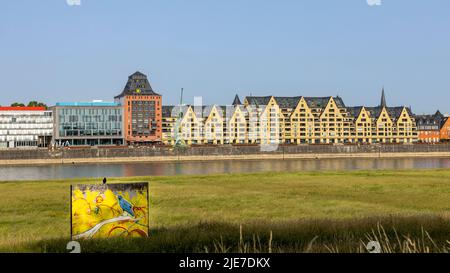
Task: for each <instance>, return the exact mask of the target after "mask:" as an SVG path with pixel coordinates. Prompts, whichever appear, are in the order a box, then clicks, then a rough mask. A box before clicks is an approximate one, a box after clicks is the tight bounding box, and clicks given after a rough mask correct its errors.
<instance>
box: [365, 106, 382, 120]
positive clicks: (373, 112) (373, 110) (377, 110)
mask: <svg viewBox="0 0 450 273" xmlns="http://www.w3.org/2000/svg"><path fill="white" fill-rule="evenodd" d="M365 108H366V111H368V112H369V113H370V117H371V118H378V117H379V116H380V114H381V111H382V110H383V107H380V106H377V107H365Z"/></svg>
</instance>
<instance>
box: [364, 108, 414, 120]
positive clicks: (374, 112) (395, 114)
mask: <svg viewBox="0 0 450 273" xmlns="http://www.w3.org/2000/svg"><path fill="white" fill-rule="evenodd" d="M403 108H405V109H406V111H407V112H408V114H409V116H410V117H414V115H413V113H412V111H411V108H409V107H405V106H396V107H386V111H387V113H388V114H389V117H390V118H392V119H398V118H399V117H400V115H401V114H402V111H403ZM366 110H367V111H369V113H370V116H371V117H372V118H378V117H379V116H380V114H381V111H382V110H383V107H380V106H377V107H366Z"/></svg>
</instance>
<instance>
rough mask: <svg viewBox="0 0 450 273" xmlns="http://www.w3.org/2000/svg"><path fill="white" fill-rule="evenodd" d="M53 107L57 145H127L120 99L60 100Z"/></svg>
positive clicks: (54, 133)
mask: <svg viewBox="0 0 450 273" xmlns="http://www.w3.org/2000/svg"><path fill="white" fill-rule="evenodd" d="M52 110H53V116H54V130H53V135H54V140H55V143H56V145H57V146H112V145H115V146H117V145H123V144H124V130H123V108H122V106H121V105H120V104H118V103H116V102H102V101H94V102H69V103H66V102H60V103H57V104H56V105H55V106H53V107H52Z"/></svg>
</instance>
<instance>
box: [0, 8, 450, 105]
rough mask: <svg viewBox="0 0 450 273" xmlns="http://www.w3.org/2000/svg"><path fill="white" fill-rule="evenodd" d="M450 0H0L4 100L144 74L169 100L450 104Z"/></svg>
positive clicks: (100, 93) (80, 89)
mask: <svg viewBox="0 0 450 273" xmlns="http://www.w3.org/2000/svg"><path fill="white" fill-rule="evenodd" d="M71 1H74V0H71ZM449 50H450V1H448V0H427V1H426V0H382V3H381V5H379V6H369V5H368V4H367V2H366V0H342V1H337V0H309V1H306V0H304V1H303V0H278V1H275V0H271V1H269V0H267V1H265V0H158V1H157V0H151V1H150V0H81V5H80V6H70V5H68V4H67V3H66V0H45V1H37V0H1V3H0V94H1V96H0V104H1V105H8V104H10V103H12V102H15V101H24V102H28V101H29V100H39V101H44V102H46V103H47V104H49V105H52V104H54V103H55V102H58V101H89V100H93V99H103V100H109V101H110V100H112V99H113V97H114V96H115V95H117V94H119V93H120V91H121V90H122V89H123V87H124V85H125V82H126V80H127V77H128V75H130V74H132V73H133V72H135V71H137V70H139V71H141V72H143V73H145V74H147V75H148V76H149V78H150V82H151V84H152V86H153V88H154V89H155V90H156V91H157V92H159V93H161V94H162V95H163V103H164V104H174V103H177V102H178V100H179V90H180V88H181V87H184V89H185V96H186V101H185V102H188V103H190V102H192V101H193V97H194V96H203V100H204V103H205V104H213V103H217V104H229V103H231V102H232V100H233V97H234V95H235V94H236V93H238V94H239V95H240V96H241V97H243V96H246V95H249V94H250V93H251V94H253V95H271V94H276V95H279V96H299V95H303V96H330V95H340V96H341V97H343V98H344V101H345V103H346V104H347V105H369V106H371V105H376V104H378V103H379V100H380V92H381V88H382V86H383V85H384V86H385V89H386V96H387V101H388V104H389V105H391V106H393V105H406V106H412V108H413V111H414V112H416V113H423V112H434V111H435V110H436V109H440V110H441V111H443V112H450V105H449V102H450V69H449V68H450V51H449Z"/></svg>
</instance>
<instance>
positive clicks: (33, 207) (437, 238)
mask: <svg viewBox="0 0 450 273" xmlns="http://www.w3.org/2000/svg"><path fill="white" fill-rule="evenodd" d="M108 181H109V182H108V183H116V182H137V181H148V182H149V183H150V206H151V208H150V222H151V233H150V237H149V238H146V239H110V240H89V241H87V240H86V241H82V242H81V245H82V251H85V252H105V251H106V252H107V251H114V252H365V251H366V250H365V248H364V246H365V243H366V242H368V241H370V240H373V239H376V240H378V241H381V242H382V248H383V251H385V252H447V250H450V217H449V216H450V214H449V212H450V170H413V171H352V172H304V173H256V174H222V175H205V176H168V177H132V178H110V179H109V180H108ZM79 183H101V179H94V178H92V179H74V180H52V181H14V182H0V251H1V252H66V251H67V250H66V243H67V242H68V241H70V238H69V237H70V213H69V200H70V193H69V186H70V184H79Z"/></svg>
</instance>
